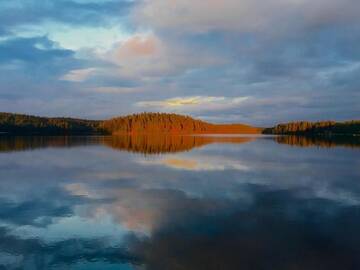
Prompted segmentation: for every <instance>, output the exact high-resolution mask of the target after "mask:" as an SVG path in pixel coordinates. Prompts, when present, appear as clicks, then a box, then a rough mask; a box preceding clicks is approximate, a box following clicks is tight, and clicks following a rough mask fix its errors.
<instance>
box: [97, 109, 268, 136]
mask: <svg viewBox="0 0 360 270" xmlns="http://www.w3.org/2000/svg"><path fill="white" fill-rule="evenodd" d="M102 128H103V129H104V130H106V131H108V132H109V133H112V134H129V133H131V134H141V133H175V134H205V133H207V134H210V133H212V134H220V133H223V134H235V133H243V134H256V133H261V129H259V128H254V127H251V126H247V125H242V124H228V125H226V124H211V123H207V122H204V121H201V120H196V119H193V118H191V117H189V116H183V115H178V114H168V113H140V114H133V115H129V116H124V117H117V118H113V119H110V120H106V121H104V122H103V123H102Z"/></svg>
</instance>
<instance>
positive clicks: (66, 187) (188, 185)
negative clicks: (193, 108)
mask: <svg viewBox="0 0 360 270" xmlns="http://www.w3.org/2000/svg"><path fill="white" fill-rule="evenodd" d="M48 139H49V140H50V141H51V142H52V143H44V141H46V140H47V139H44V138H33V139H31V140H30V141H32V142H33V143H32V144H31V143H28V142H27V143H25V142H24V143H20V141H19V139H17V140H18V143H15V144H14V143H13V144H12V145H13V146H11V144H9V143H7V144H6V148H4V149H6V152H4V151H2V152H1V153H0V269H40V270H41V269H123V270H124V269H127V270H130V269H131V270H133V269H134V270H138V269H146V270H152V269H156V270H162V269H164V270H177V269H189V270H191V269H210V270H212V269H255V270H258V269H259V270H260V269H280V270H287V269H300V270H303V269H304V270H305V269H306V270H315V269H316V270H322V269H324V270H325V269H334V270H335V269H360V260H359V258H358V254H359V252H360V246H359V245H358V243H359V241H360V231H359V230H358V228H359V226H360V182H359V181H358V180H359V179H360V170H359V169H358V168H359V165H360V163H359V160H360V152H359V151H357V150H354V149H352V148H342V147H336V148H331V149H325V148H317V147H313V148H306V149H305V148H300V147H299V148H298V147H288V146H287V145H286V144H285V145H279V144H278V143H276V141H274V140H273V139H263V138H240V137H239V138H235V139H233V138H228V137H221V138H213V137H199V138H196V139H194V138H193V137H189V138H186V139H185V138H182V141H181V140H180V141H176V143H175V142H172V143H174V144H175V145H179V147H178V146H176V147H175V146H174V147H171V146H168V145H167V144H166V143H163V142H160V141H159V142H158V144H160V145H159V146H156V147H154V146H151V145H156V143H154V144H153V143H151V144H150V141H151V140H149V139H145V138H138V139H134V140H133V139H131V142H130V141H129V139H127V140H122V141H121V140H120V139H119V138H111V137H92V138H83V140H84V141H83V142H81V140H82V139H81V137H77V138H75V139H72V138H60V139H59V138H48ZM14 140H15V139H13V141H14ZM118 140H120V142H119V141H118ZM154 140H155V141H156V139H154ZM169 140H171V139H169ZM50 141H49V142H50ZM112 141H114V142H113V143H112ZM220 141H222V142H224V143H219V142H220ZM250 141H251V143H245V142H250ZM34 142H35V143H34ZM151 142H153V141H151ZM170 142H171V141H169V143H170ZM199 142H201V143H199ZM208 142H210V143H208ZM212 142H216V143H212ZM243 142H244V143H243ZM62 143H63V146H64V147H61V145H62ZM189 144H190V145H193V146H194V145H195V146H196V145H198V146H201V147H195V146H194V148H192V149H191V148H187V145H189ZM2 145H3V144H2ZM19 145H20V147H19ZM22 145H26V147H23V146H22ZM27 145H41V147H43V148H38V150H37V151H26V150H25V149H28V150H30V149H34V148H36V147H34V146H31V147H27ZM119 145H120V146H119ZM184 145H185V146H186V147H185V146H184ZM47 146H51V147H47ZM69 146H79V147H69ZM108 146H111V147H108ZM12 147H13V148H18V149H21V150H22V151H16V152H12V150H13V149H12ZM144 149H145V150H144ZM159 149H160V150H159ZM176 149H182V150H184V149H186V150H189V151H180V150H176ZM190 149H191V151H190ZM15 150H16V149H15ZM118 150H126V151H118ZM127 150H131V151H135V152H138V153H139V154H134V153H129V152H127ZM164 151H165V152H167V153H168V154H167V155H143V153H146V154H148V153H164ZM177 151H180V152H177Z"/></svg>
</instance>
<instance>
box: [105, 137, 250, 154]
mask: <svg viewBox="0 0 360 270" xmlns="http://www.w3.org/2000/svg"><path fill="white" fill-rule="evenodd" d="M251 140H253V138H251V137H249V138H246V137H212V136H180V135H156V134H154V135H136V136H135V135H134V136H112V137H105V140H104V143H105V144H106V145H108V146H110V147H112V148H114V149H118V150H126V151H130V152H138V153H144V154H160V153H174V152H182V151H189V150H191V149H193V148H195V147H201V146H204V145H207V144H211V143H238V144H239V143H246V142H249V141H251Z"/></svg>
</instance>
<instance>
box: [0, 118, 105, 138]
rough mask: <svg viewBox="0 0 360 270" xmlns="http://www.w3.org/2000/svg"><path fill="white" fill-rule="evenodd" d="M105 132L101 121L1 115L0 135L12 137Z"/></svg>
mask: <svg viewBox="0 0 360 270" xmlns="http://www.w3.org/2000/svg"><path fill="white" fill-rule="evenodd" d="M103 132H104V131H103V130H102V129H101V121H93V120H83V119H74V118H47V117H37V116H32V115H24V114H13V113H0V133H6V134H11V135H37V134H39V135H70V134H79V135H80V134H94V133H103Z"/></svg>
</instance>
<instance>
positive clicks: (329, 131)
mask: <svg viewBox="0 0 360 270" xmlns="http://www.w3.org/2000/svg"><path fill="white" fill-rule="evenodd" d="M263 133H264V134H284V135H349V134H351V135H360V120H359V121H347V122H334V121H321V122H306V121H301V122H291V123H286V124H279V125H277V126H275V127H273V128H267V129H264V131H263Z"/></svg>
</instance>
